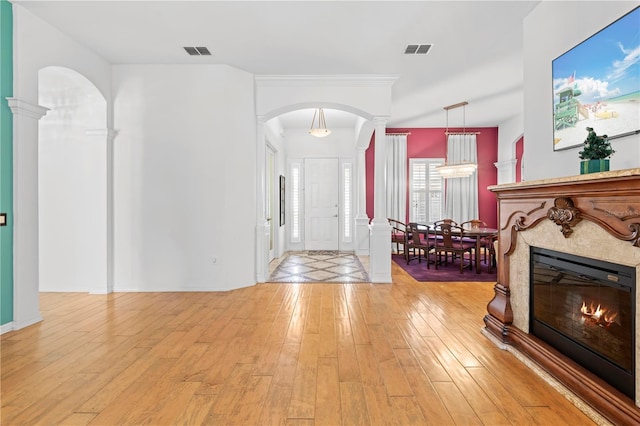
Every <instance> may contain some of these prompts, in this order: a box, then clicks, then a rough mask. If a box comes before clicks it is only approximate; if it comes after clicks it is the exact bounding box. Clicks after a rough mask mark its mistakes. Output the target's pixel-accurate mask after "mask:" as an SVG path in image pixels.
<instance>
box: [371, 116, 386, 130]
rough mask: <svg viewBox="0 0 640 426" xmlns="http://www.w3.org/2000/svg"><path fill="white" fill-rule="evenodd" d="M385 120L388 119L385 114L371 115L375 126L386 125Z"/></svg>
mask: <svg viewBox="0 0 640 426" xmlns="http://www.w3.org/2000/svg"><path fill="white" fill-rule="evenodd" d="M387 121H389V116H386V115H380V116H376V117H373V122H374V123H375V125H376V128H377V127H378V126H385V127H386V125H387Z"/></svg>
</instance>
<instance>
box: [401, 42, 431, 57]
mask: <svg viewBox="0 0 640 426" xmlns="http://www.w3.org/2000/svg"><path fill="white" fill-rule="evenodd" d="M431 46H433V45H432V44H408V45H407V47H406V48H405V49H404V54H405V55H426V54H427V53H429V50H431Z"/></svg>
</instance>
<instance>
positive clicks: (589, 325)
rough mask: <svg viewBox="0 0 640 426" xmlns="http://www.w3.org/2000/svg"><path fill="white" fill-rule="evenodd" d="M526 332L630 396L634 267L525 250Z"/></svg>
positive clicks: (534, 248)
mask: <svg viewBox="0 0 640 426" xmlns="http://www.w3.org/2000/svg"><path fill="white" fill-rule="evenodd" d="M530 259H531V284H532V285H531V333H532V334H533V335H535V336H537V337H539V338H541V339H542V340H544V341H546V342H547V343H549V344H550V345H551V346H554V347H555V348H556V349H558V350H559V351H560V352H562V353H564V354H565V355H566V356H568V357H569V358H571V359H573V360H574V361H576V362H578V363H579V364H581V365H582V366H584V367H585V368H587V369H589V370H590V371H591V372H593V373H595V374H596V375H598V376H600V377H601V378H603V379H604V380H605V381H607V382H609V383H610V384H611V385H613V386H614V387H616V388H618V389H619V390H620V391H622V392H624V393H625V394H627V395H628V396H630V397H634V393H635V392H634V388H635V386H634V373H635V351H634V348H635V340H634V337H635V330H634V320H635V311H634V308H635V268H631V267H628V266H624V265H617V264H613V263H609V262H602V261H598V260H595V259H588V258H584V257H580V256H574V255H569V254H566V253H560V252H556V251H553V250H546V249H540V248H537V247H532V248H531V257H530Z"/></svg>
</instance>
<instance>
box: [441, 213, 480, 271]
mask: <svg viewBox="0 0 640 426" xmlns="http://www.w3.org/2000/svg"><path fill="white" fill-rule="evenodd" d="M435 232H436V235H439V236H441V237H442V238H440V239H436V240H435V245H434V247H433V250H434V252H435V258H436V261H435V264H436V269H438V265H439V264H440V263H441V262H442V254H443V253H444V259H445V263H446V262H448V260H447V258H448V255H449V254H451V255H452V256H451V257H452V261H453V260H455V258H456V257H459V258H460V273H462V272H463V271H464V268H466V267H467V266H468V267H469V268H472V267H473V250H474V248H475V246H476V245H475V242H470V241H465V238H464V228H463V227H461V226H459V225H453V224H448V223H442V224H440V225H439V226H438V227H436V228H435ZM465 253H468V254H469V256H468V258H469V263H468V264H466V265H465V262H464V261H465Z"/></svg>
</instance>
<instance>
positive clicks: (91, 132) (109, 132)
mask: <svg viewBox="0 0 640 426" xmlns="http://www.w3.org/2000/svg"><path fill="white" fill-rule="evenodd" d="M84 134H85V135H87V136H98V137H103V138H106V140H107V141H109V142H111V141H113V140H114V139H115V138H116V136H118V131H117V130H114V129H87V130H85V131H84Z"/></svg>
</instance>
